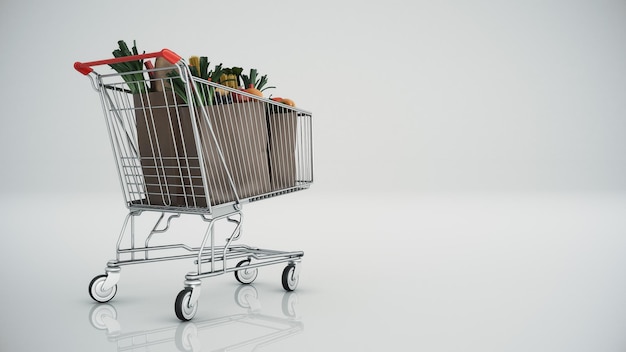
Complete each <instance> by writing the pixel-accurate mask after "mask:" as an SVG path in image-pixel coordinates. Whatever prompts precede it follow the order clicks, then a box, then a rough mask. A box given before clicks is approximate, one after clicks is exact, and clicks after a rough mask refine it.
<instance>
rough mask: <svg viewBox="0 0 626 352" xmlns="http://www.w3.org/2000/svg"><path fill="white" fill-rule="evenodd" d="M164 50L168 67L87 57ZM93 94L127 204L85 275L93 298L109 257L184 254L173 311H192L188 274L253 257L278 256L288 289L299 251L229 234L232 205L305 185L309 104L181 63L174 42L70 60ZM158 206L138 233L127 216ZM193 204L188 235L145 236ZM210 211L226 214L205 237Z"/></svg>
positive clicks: (243, 267)
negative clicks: (220, 238)
mask: <svg viewBox="0 0 626 352" xmlns="http://www.w3.org/2000/svg"><path fill="white" fill-rule="evenodd" d="M153 58H154V59H156V58H164V59H166V60H167V61H168V62H169V63H170V64H171V66H169V67H159V68H154V65H146V68H145V69H143V67H144V66H140V67H141V68H142V69H141V70H138V71H134V72H125V73H105V74H100V73H97V72H96V71H95V70H94V67H97V66H103V65H112V64H116V63H122V62H137V61H139V62H142V63H143V62H144V60H147V59H153ZM74 68H75V69H76V70H77V71H79V72H80V73H82V74H84V75H86V76H88V77H89V78H90V80H91V83H92V86H93V87H94V89H95V90H96V91H97V92H98V93H99V96H100V100H101V103H102V109H103V112H104V116H105V119H106V126H107V129H108V132H109V137H110V142H111V146H112V148H113V153H114V155H115V163H116V166H117V171H118V175H119V179H120V183H121V187H122V190H123V194H124V200H125V202H126V205H127V207H128V210H129V212H128V215H127V216H126V218H125V220H124V222H123V225H122V230H121V232H120V235H119V238H118V241H117V247H116V258H115V259H113V260H110V261H109V262H108V263H107V266H106V268H105V274H104V275H99V276H96V277H95V278H94V279H93V280H92V281H91V283H90V284H89V294H90V296H91V297H92V298H93V299H94V300H96V301H97V302H107V301H109V300H111V299H112V298H113V297H114V296H115V294H116V292H117V283H118V281H119V278H120V271H121V269H120V268H121V267H122V266H124V265H130V264H140V263H151V262H161V261H166V260H175V259H193V260H194V264H195V266H196V270H195V271H193V272H190V273H187V274H186V275H185V281H184V289H183V290H182V291H181V292H180V293H179V294H178V295H177V297H176V301H175V312H176V316H177V317H178V318H179V319H181V320H184V321H186V320H190V319H191V318H193V317H194V315H195V314H196V311H197V308H198V298H199V295H200V286H201V282H200V279H203V278H206V277H211V276H216V275H221V274H224V273H228V272H233V273H234V275H235V278H236V279H237V280H238V281H239V282H241V283H242V284H248V283H251V282H253V281H254V280H255V278H256V276H257V273H258V268H259V267H261V266H266V265H273V264H280V263H286V267H285V269H284V270H283V273H282V286H283V288H284V289H285V290H287V291H291V290H294V289H295V288H296V286H297V284H298V279H299V268H300V266H299V265H298V264H299V263H300V262H301V260H302V256H303V255H304V253H303V252H302V251H292V252H287V251H278V250H269V249H260V248H256V247H251V246H247V245H244V244H235V242H236V241H237V240H238V239H240V237H241V233H242V232H241V225H242V222H243V214H242V206H243V205H244V204H246V203H250V202H253V201H258V200H262V199H266V198H271V197H275V196H278V195H283V194H287V193H290V192H294V191H298V190H304V189H307V188H309V186H310V185H311V183H312V182H313V145H312V143H313V141H312V114H311V113H310V112H307V111H304V110H301V109H297V108H295V107H291V106H287V105H285V104H281V103H278V102H276V101H273V100H270V99H265V98H261V97H258V96H255V95H251V94H247V93H246V92H243V91H240V90H237V89H233V88H229V87H226V86H223V85H220V84H216V83H214V82H211V81H207V80H204V79H201V78H198V77H195V76H193V75H192V74H191V71H190V69H189V66H187V64H186V63H185V62H184V60H182V59H181V57H180V56H178V55H177V54H175V53H174V52H172V51H170V50H168V49H163V50H161V51H159V52H154V53H148V54H141V55H134V56H127V57H118V58H113V59H107V60H100V61H92V62H77V63H75V64H74ZM143 212H157V213H160V217H159V218H158V220H156V223H155V224H154V227H152V230H151V231H149V233H147V234H144V235H145V237H142V238H141V239H144V241H143V243H142V244H138V242H139V240H138V239H137V237H138V236H137V234H136V233H135V232H136V231H135V219H136V218H137V217H139V216H140V215H141V214H142V213H143ZM182 215H185V216H187V215H197V216H199V217H200V218H201V219H202V221H203V223H204V224H205V225H206V227H205V228H206V230H205V231H204V234H203V236H202V237H201V242H200V244H199V245H196V246H192V245H188V244H180V243H168V244H158V245H155V244H153V243H151V242H153V237H155V235H157V234H160V233H163V232H166V231H168V230H169V229H170V223H171V222H172V220H173V219H176V218H179V217H181V216H182ZM216 222H220V223H226V224H230V225H232V226H231V227H232V228H234V229H233V230H232V233H230V234H228V235H227V236H226V244H225V245H216V243H215V242H216V241H215V226H214V225H215V224H216Z"/></svg>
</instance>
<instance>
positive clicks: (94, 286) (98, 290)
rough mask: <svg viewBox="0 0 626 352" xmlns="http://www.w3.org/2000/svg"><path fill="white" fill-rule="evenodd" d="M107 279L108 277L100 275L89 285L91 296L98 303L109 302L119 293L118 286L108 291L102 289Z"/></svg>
mask: <svg viewBox="0 0 626 352" xmlns="http://www.w3.org/2000/svg"><path fill="white" fill-rule="evenodd" d="M106 279H107V276H106V275H98V276H96V277H94V278H93V280H91V282H90V283H89V296H91V298H92V299H93V300H94V301H96V302H99V303H105V302H108V301H110V300H112V299H113V297H115V294H116V293H117V284H115V285H114V286H113V287H111V288H110V289H108V290H106V291H105V290H103V289H102V285H104V282H105V281H106Z"/></svg>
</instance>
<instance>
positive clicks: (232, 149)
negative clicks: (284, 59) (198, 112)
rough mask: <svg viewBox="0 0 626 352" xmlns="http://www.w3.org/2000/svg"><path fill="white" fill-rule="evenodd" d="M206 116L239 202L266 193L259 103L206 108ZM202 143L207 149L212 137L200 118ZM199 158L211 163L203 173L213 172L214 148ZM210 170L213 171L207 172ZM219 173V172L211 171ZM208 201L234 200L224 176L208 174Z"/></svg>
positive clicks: (264, 131)
mask: <svg viewBox="0 0 626 352" xmlns="http://www.w3.org/2000/svg"><path fill="white" fill-rule="evenodd" d="M205 108H206V112H207V114H208V116H209V121H210V122H211V125H212V126H213V132H214V133H215V137H216V139H217V143H218V144H219V146H220V149H221V151H222V154H223V156H224V159H225V162H226V166H227V167H228V170H229V171H230V174H231V176H232V179H233V182H234V184H235V186H236V189H237V194H238V196H239V198H240V199H244V198H249V197H254V196H258V195H262V194H264V193H267V192H269V191H270V175H269V165H268V160H267V159H268V156H267V149H268V132H267V127H266V121H265V108H264V105H263V103H261V102H244V103H234V104H223V105H211V106H207V107H205ZM200 118H201V122H200V126H201V135H202V140H203V141H205V145H206V146H207V147H211V146H212V143H214V141H212V137H211V135H210V133H209V130H208V125H207V123H206V120H205V119H204V116H200ZM203 155H205V156H206V159H207V160H208V161H209V162H210V163H211V165H207V168H206V169H207V170H209V171H214V170H215V169H214V168H213V165H214V164H216V163H217V160H216V159H217V158H219V155H218V154H217V150H216V148H205V150H203ZM212 168H213V170H211V169H212ZM215 171H219V169H217V170H215ZM208 176H209V177H208V178H209V184H211V185H212V189H213V194H212V195H211V197H212V199H215V200H216V201H231V200H234V193H233V192H232V189H231V188H232V187H230V184H229V181H228V179H227V178H226V177H225V175H223V174H221V173H219V172H217V173H215V172H209V175H208Z"/></svg>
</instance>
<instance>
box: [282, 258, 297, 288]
mask: <svg viewBox="0 0 626 352" xmlns="http://www.w3.org/2000/svg"><path fill="white" fill-rule="evenodd" d="M298 281H299V277H298V275H297V274H296V266H295V265H294V264H289V265H287V266H286V267H285V269H284V270H283V276H282V283H283V288H284V289H285V291H293V290H295V289H296V287H298Z"/></svg>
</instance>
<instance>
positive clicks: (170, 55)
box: [74, 49, 181, 75]
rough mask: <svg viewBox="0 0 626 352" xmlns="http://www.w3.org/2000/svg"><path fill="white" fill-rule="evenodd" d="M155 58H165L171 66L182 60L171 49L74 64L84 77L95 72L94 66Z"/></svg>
mask: <svg viewBox="0 0 626 352" xmlns="http://www.w3.org/2000/svg"><path fill="white" fill-rule="evenodd" d="M153 57H163V58H164V59H166V60H167V61H169V62H170V63H171V64H175V63H177V62H178V61H180V59H181V57H180V56H179V55H178V54H176V53H175V52H173V51H171V50H169V49H163V50H161V51H157V52H154V53H148V54H140V55H132V56H124V57H115V58H112V59H106V60H98V61H90V62H78V61H77V62H75V63H74V68H75V69H76V71H78V72H80V73H82V74H83V75H88V74H90V73H91V72H93V68H92V66H100V65H109V64H116V63H119V62H127V61H134V60H142V59H150V58H153Z"/></svg>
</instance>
